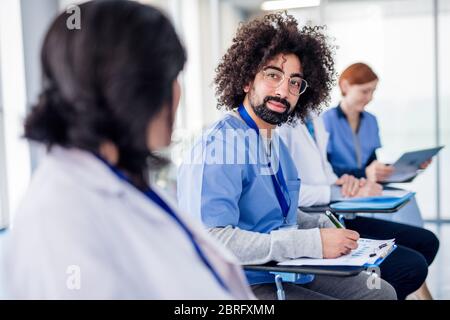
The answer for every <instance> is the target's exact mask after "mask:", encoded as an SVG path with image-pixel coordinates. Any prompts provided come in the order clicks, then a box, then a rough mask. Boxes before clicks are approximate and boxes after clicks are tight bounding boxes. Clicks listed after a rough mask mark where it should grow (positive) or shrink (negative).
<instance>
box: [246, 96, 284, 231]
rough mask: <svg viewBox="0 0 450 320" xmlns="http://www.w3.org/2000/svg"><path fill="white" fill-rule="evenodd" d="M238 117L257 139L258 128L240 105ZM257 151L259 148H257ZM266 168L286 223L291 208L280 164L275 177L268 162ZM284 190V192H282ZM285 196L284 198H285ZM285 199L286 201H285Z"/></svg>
mask: <svg viewBox="0 0 450 320" xmlns="http://www.w3.org/2000/svg"><path fill="white" fill-rule="evenodd" d="M238 112H239V115H240V116H241V118H242V120H244V122H245V123H246V124H247V125H248V126H249V127H250V128H252V129H253V130H255V131H256V133H257V135H258V137H259V128H258V126H257V125H256V123H255V121H253V119H252V117H250V115H249V114H248V112H247V110H245V107H244V105H243V104H241V105H240V106H239V108H238ZM258 150H259V148H258ZM268 166H269V168H270V170H271V172H272V174H271V175H270V177H271V178H272V183H273V186H274V188H275V194H276V196H277V199H278V203H279V204H280V207H281V211H282V213H283V218H284V222H285V223H286V219H287V215H288V213H289V208H290V206H291V204H290V202H291V199H290V197H289V191H288V190H287V185H286V181H285V180H284V176H283V170H282V168H281V162H280V163H279V166H278V167H279V169H278V171H277V174H276V175H275V174H274V173H273V170H272V166H271V164H270V162H269V163H268ZM283 190H284V192H283ZM285 195H286V196H285ZM286 198H287V200H286Z"/></svg>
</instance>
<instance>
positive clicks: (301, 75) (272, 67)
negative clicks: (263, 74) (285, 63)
mask: <svg viewBox="0 0 450 320" xmlns="http://www.w3.org/2000/svg"><path fill="white" fill-rule="evenodd" d="M267 68H271V69H275V70H278V71H280V72H283V73H284V71H283V69H281V68H278V67H277V66H272V65H268V66H265V67H264V68H263V69H264V70H266V69H267ZM291 77H300V78H303V73H301V72H297V73H291Z"/></svg>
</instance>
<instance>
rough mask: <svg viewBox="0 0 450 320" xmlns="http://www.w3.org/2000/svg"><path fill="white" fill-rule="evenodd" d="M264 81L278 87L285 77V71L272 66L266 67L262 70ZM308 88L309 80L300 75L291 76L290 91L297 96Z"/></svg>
mask: <svg viewBox="0 0 450 320" xmlns="http://www.w3.org/2000/svg"><path fill="white" fill-rule="evenodd" d="M262 73H263V78H264V81H265V82H266V83H267V85H269V86H271V87H273V88H278V87H279V86H281V84H282V83H283V81H284V79H285V77H286V76H285V74H284V72H282V71H280V70H278V69H274V68H272V67H265V68H264V69H263V70H262ZM306 88H308V82H306V80H305V79H303V78H302V77H300V76H293V77H289V92H290V93H291V94H293V95H295V96H300V95H301V94H303V93H304V92H305V91H306Z"/></svg>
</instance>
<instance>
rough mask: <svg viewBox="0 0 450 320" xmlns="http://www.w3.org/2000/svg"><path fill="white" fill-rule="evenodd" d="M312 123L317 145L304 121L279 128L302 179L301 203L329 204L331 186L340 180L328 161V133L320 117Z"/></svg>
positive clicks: (306, 205)
mask: <svg viewBox="0 0 450 320" xmlns="http://www.w3.org/2000/svg"><path fill="white" fill-rule="evenodd" d="M313 124H314V128H315V136H316V139H317V144H316V142H315V141H314V140H313V138H312V137H311V134H310V133H309V131H308V128H307V127H306V125H304V124H303V123H300V122H297V124H296V125H295V126H294V127H293V126H291V125H287V124H285V125H283V126H282V127H280V128H278V132H279V134H280V137H281V139H282V140H283V141H284V143H285V144H286V145H287V147H288V149H289V151H290V154H291V156H292V158H293V160H294V163H295V165H296V167H297V170H298V173H299V178H300V179H301V187H300V197H299V206H302V207H309V206H313V205H324V204H328V203H329V202H330V198H331V185H332V184H334V183H335V182H336V180H337V179H338V177H337V176H336V175H335V174H334V172H333V168H332V167H331V165H330V163H329V162H328V160H327V153H326V152H327V143H328V136H329V135H328V132H327V131H326V130H325V126H324V124H323V121H322V119H321V118H318V117H313Z"/></svg>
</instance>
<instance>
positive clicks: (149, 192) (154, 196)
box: [96, 155, 229, 292]
mask: <svg viewBox="0 0 450 320" xmlns="http://www.w3.org/2000/svg"><path fill="white" fill-rule="evenodd" d="M96 156H97V158H98V159H100V160H101V161H102V162H103V163H104V164H105V165H106V166H107V167H108V168H109V169H110V170H111V171H112V172H113V173H114V174H115V175H116V176H117V177H118V178H120V179H121V180H124V181H126V182H127V183H129V184H130V185H132V186H133V187H135V188H136V189H138V190H139V191H140V192H142V193H143V194H144V195H145V196H146V197H147V198H148V199H149V200H150V201H152V202H154V203H155V204H156V205H158V206H159V207H160V208H161V209H162V210H163V211H165V212H166V213H167V214H168V215H169V216H171V217H172V218H173V219H174V220H175V222H176V223H177V224H178V225H179V227H181V229H183V231H184V232H185V233H186V235H187V236H188V238H189V240H190V241H191V244H192V246H193V247H194V249H195V251H196V253H197V255H198V256H199V258H200V260H202V262H203V263H204V264H205V266H206V267H207V268H208V269H209V271H210V272H211V273H212V274H213V276H214V278H215V279H216V280H217V282H218V283H219V284H220V286H221V287H222V288H223V289H224V290H225V291H228V292H229V289H228V287H227V286H226V285H225V283H224V282H223V280H222V279H221V277H220V276H219V275H218V273H217V272H216V270H215V269H214V268H213V267H212V265H211V264H210V262H209V261H208V259H207V258H206V256H205V254H204V253H203V251H202V249H201V248H200V246H199V245H198V243H197V241H196V240H195V238H194V235H193V234H192V232H191V231H190V230H189V228H188V227H187V226H186V225H185V224H184V223H183V221H181V220H180V218H179V217H178V216H177V214H176V213H175V211H173V210H172V208H170V207H169V205H168V204H167V203H166V202H165V201H164V200H163V199H162V198H161V197H160V196H159V195H158V194H157V193H156V192H155V191H153V190H152V188H150V186H149V187H148V188H147V190H141V189H139V188H137V187H136V186H135V185H134V184H133V182H132V181H131V180H130V179H129V178H128V177H127V176H126V175H125V174H124V173H123V172H122V171H120V170H119V169H118V168H116V167H114V166H112V165H111V164H110V163H108V162H107V161H106V160H105V159H103V158H102V157H100V156H99V155H96ZM174 254H176V253H174Z"/></svg>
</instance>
